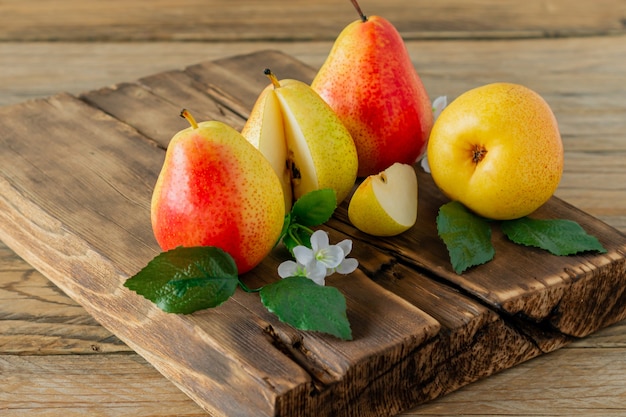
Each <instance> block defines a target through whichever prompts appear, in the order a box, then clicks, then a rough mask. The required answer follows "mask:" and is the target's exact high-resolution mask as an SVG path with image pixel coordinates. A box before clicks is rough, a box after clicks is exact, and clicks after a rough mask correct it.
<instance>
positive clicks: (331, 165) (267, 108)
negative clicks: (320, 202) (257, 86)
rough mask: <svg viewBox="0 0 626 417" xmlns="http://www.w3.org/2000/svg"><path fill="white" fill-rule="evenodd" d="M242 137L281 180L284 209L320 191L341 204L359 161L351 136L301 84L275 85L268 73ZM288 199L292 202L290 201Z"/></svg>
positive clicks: (326, 106)
mask: <svg viewBox="0 0 626 417" xmlns="http://www.w3.org/2000/svg"><path fill="white" fill-rule="evenodd" d="M266 75H267V76H268V77H269V78H270V80H271V84H270V85H268V86H267V87H266V88H265V89H264V90H263V91H262V92H261V94H260V95H259V97H258V99H257V101H256V103H255V104H254V107H253V108H252V112H251V114H250V117H249V118H248V121H247V122H246V124H245V126H244V127H243V129H242V131H241V133H242V135H243V136H244V137H245V138H246V139H247V140H248V141H249V142H250V143H252V144H253V145H254V146H255V147H256V148H257V149H259V150H260V151H261V153H262V154H263V155H265V157H266V158H267V160H268V161H270V163H271V165H272V166H273V168H274V171H275V172H276V174H277V176H278V177H279V178H280V179H281V181H282V186H283V191H284V196H285V208H286V210H287V211H289V210H290V208H291V205H292V203H293V202H294V201H295V200H297V199H298V198H300V197H301V196H303V195H304V194H306V193H308V192H310V191H314V190H318V189H324V188H330V189H333V190H334V191H335V194H336V197H337V202H338V203H339V202H341V201H343V200H344V199H345V198H346V197H347V196H348V194H349V193H350V191H351V189H352V187H353V186H354V183H355V181H356V174H357V169H358V157H357V152H356V147H355V145H354V141H353V140H352V136H351V135H350V132H348V130H347V129H346V127H345V126H344V125H343V123H342V122H341V120H340V119H339V117H337V115H336V114H335V112H334V111H333V110H332V109H331V108H330V107H329V106H328V104H327V103H326V102H325V101H324V100H322V98H321V97H320V96H319V95H318V94H317V93H316V92H315V91H313V90H312V89H311V87H310V86H309V85H307V84H306V83H304V82H302V81H298V80H293V79H285V80H281V81H279V80H278V79H277V78H276V76H275V75H274V74H272V73H271V71H269V70H266ZM289 196H291V198H289Z"/></svg>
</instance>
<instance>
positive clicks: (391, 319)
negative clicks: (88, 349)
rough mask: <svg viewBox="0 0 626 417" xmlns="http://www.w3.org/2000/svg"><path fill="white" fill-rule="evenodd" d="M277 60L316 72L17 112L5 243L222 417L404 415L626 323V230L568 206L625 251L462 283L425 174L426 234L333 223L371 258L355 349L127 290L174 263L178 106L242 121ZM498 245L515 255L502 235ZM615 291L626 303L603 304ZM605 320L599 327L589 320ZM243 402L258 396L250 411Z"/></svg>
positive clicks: (243, 310)
mask: <svg viewBox="0 0 626 417" xmlns="http://www.w3.org/2000/svg"><path fill="white" fill-rule="evenodd" d="M270 57H271V59H272V62H273V65H272V66H273V68H275V69H276V71H277V72H278V73H281V74H289V75H287V76H294V77H296V78H303V79H306V78H307V77H310V76H311V74H312V72H311V71H312V70H311V69H310V68H308V67H306V66H303V65H302V64H301V63H299V62H298V61H295V60H293V59H291V58H289V57H288V56H285V55H283V54H280V53H276V52H273V53H268V52H261V53H259V54H254V55H248V56H243V57H236V58H232V59H228V60H221V61H217V62H214V63H207V64H200V65H196V66H193V67H190V68H189V69H187V70H186V71H184V73H179V72H176V73H172V74H162V75H158V76H154V77H147V78H145V79H143V80H140V81H139V82H136V83H123V84H120V85H118V86H115V87H114V88H107V89H103V90H98V91H94V92H89V93H86V94H85V95H83V99H84V100H79V99H76V98H74V97H72V96H69V95H67V94H61V95H58V96H54V97H51V98H48V99H45V100H36V101H31V102H27V103H23V104H19V105H16V106H11V107H7V108H3V109H0V115H1V116H2V120H3V122H2V125H0V138H2V139H0V140H2V144H3V145H4V146H5V148H6V149H7V152H4V153H3V154H2V155H0V167H1V168H0V173H1V175H0V191H1V192H0V195H1V196H2V197H1V198H0V209H1V210H0V236H1V238H2V239H3V240H4V241H5V242H7V244H8V245H9V246H10V247H12V248H13V249H14V250H15V251H16V252H17V253H18V254H19V255H21V256H22V257H24V258H25V259H26V260H27V261H29V262H30V263H31V264H32V265H34V266H35V267H36V268H38V269H39V270H41V271H42V273H44V274H45V275H46V276H48V277H49V278H50V279H51V280H52V281H53V282H55V283H56V284H57V285H58V286H59V287H60V288H61V289H63V290H64V291H65V292H66V293H67V294H69V295H70V296H71V297H72V298H74V299H76V300H77V301H79V302H80V303H81V304H83V305H84V306H85V308H86V309H87V310H88V311H89V312H90V314H92V315H93V316H94V317H95V318H96V319H97V320H99V321H100V322H101V323H102V324H103V325H104V326H105V327H107V328H109V329H110V330H111V331H113V332H114V333H115V334H117V335H118V336H119V337H120V338H121V339H122V340H123V341H125V342H126V343H128V345H129V346H130V347H132V348H133V349H135V350H136V351H137V352H139V353H140V354H141V355H142V356H144V357H145V358H146V359H147V360H148V361H149V362H150V363H151V364H153V365H154V366H155V367H156V368H157V369H158V370H159V371H161V372H162V373H163V374H164V375H166V376H167V377H168V378H170V379H171V380H172V381H173V382H174V383H175V384H177V385H178V386H179V387H180V388H181V389H182V390H183V391H184V392H185V393H187V394H188V395H189V396H191V397H192V398H193V399H194V400H195V401H197V402H198V403H199V404H200V405H201V406H202V407H203V408H205V409H206V410H208V411H210V412H212V413H214V414H215V415H249V414H250V413H252V412H254V413H255V415H268V416H270V415H283V416H291V415H305V416H306V415H317V416H324V415H345V416H352V415H354V416H357V415H358V416H381V415H393V414H395V413H397V412H400V411H401V410H404V409H406V408H408V407H412V406H414V405H416V404H418V403H421V402H424V401H427V400H429V399H432V398H435V397H437V396H441V395H443V394H446V393H448V392H450V391H453V390H455V389H457V388H459V387H460V386H463V385H465V384H467V383H470V382H473V381H475V380H477V379H480V378H483V377H485V376H488V375H491V374H493V373H495V372H497V371H499V370H501V369H506V368H509V367H512V366H514V365H515V364H517V363H520V362H522V361H525V360H527V359H529V358H532V357H534V356H537V355H540V354H541V353H542V352H546V351H550V350H554V349H556V348H558V347H561V346H563V344H565V343H567V342H569V341H570V340H571V339H570V337H569V336H568V335H567V334H564V333H569V334H573V335H584V334H586V333H588V332H591V331H595V330H597V329H598V328H600V327H603V326H606V325H608V324H610V323H611V322H614V321H616V320H619V319H621V318H623V317H624V315H625V314H626V313H625V312H624V305H623V304H624V302H623V300H622V298H621V297H623V295H622V294H623V287H624V282H623V277H624V259H623V255H624V244H625V243H624V241H625V239H624V236H623V235H622V234H620V233H619V232H617V231H615V230H614V229H611V228H609V227H608V226H606V225H604V224H603V223H601V222H599V221H598V220H596V219H594V218H592V217H591V216H588V215H585V214H584V213H582V212H580V211H578V210H576V209H574V208H572V207H570V206H569V205H567V204H565V203H563V202H562V201H561V200H558V199H556V198H555V199H553V200H552V202H551V203H550V205H549V206H547V208H546V209H545V212H544V214H545V215H555V214H562V213H565V214H567V215H573V216H575V217H576V219H578V220H580V221H582V222H583V223H584V224H586V225H590V226H591V227H592V229H593V230H595V231H597V232H598V233H601V234H602V241H603V243H604V244H605V245H606V246H607V247H608V248H609V254H608V255H606V256H604V257H603V256H583V257H574V258H571V259H569V260H568V261H567V262H566V263H568V265H569V264H571V266H572V267H580V265H583V266H584V267H585V268H586V269H585V270H584V271H582V273H581V274H579V276H575V277H574V276H571V275H567V274H566V275H558V274H556V273H554V269H555V268H556V269H558V268H559V265H560V268H561V269H562V268H563V265H562V264H561V263H560V262H561V261H562V259H561V260H560V261H556V260H554V259H555V258H548V257H547V256H546V255H545V254H538V253H533V252H524V253H523V254H516V256H519V257H521V258H523V259H522V260H513V261H512V262H516V264H518V265H519V264H524V263H527V262H528V259H532V261H533V262H536V263H541V264H545V266H544V267H542V268H539V269H537V270H534V271H533V270H531V274H528V275H526V274H524V273H520V274H517V275H513V276H512V277H508V275H507V274H502V275H501V276H502V277H504V278H505V279H502V281H503V282H499V281H497V282H496V281H494V280H493V277H492V276H491V274H493V271H492V270H491V269H490V268H484V269H481V270H479V269H476V270H475V271H473V272H474V273H473V274H472V279H475V280H476V282H477V284H475V283H473V282H471V281H469V280H467V279H465V278H463V279H461V277H458V276H455V275H453V274H451V272H450V271H449V265H448V264H447V262H446V259H445V251H444V250H443V247H442V245H441V243H440V242H438V240H437V238H436V236H435V235H434V234H433V229H432V228H433V224H431V223H433V216H434V209H433V208H434V207H435V206H436V204H437V203H438V202H441V198H442V197H441V196H440V195H439V194H437V193H438V192H437V190H436V189H435V188H434V185H433V184H432V183H429V181H428V179H427V177H424V174H422V173H420V193H421V194H420V195H422V196H425V197H426V199H427V200H429V202H427V203H426V204H421V207H422V208H421V210H422V213H421V215H420V224H419V225H418V227H417V228H416V229H415V232H411V233H409V234H407V235H406V236H404V237H402V238H398V239H394V240H387V241H385V240H380V241H375V242H372V241H371V240H370V239H367V240H366V239H364V238H363V236H361V235H359V234H358V233H356V232H355V231H354V230H353V229H351V228H350V227H349V226H348V225H347V224H346V223H345V206H344V207H343V208H342V210H340V212H339V213H338V215H337V217H336V218H335V219H334V220H333V221H332V222H331V223H330V224H329V225H328V227H329V228H328V230H329V231H330V232H331V233H332V234H333V236H334V237H337V238H340V237H343V236H345V234H348V235H350V236H352V238H353V239H355V242H358V245H356V247H355V249H354V251H355V253H356V254H358V257H359V258H360V259H362V260H363V261H362V269H361V270H360V271H359V272H357V273H355V274H354V276H352V277H351V278H350V279H341V278H339V279H337V280H336V282H334V284H336V285H337V286H338V287H339V288H340V289H341V290H342V291H343V292H344V293H345V294H346V297H347V299H348V307H349V316H350V319H351V321H352V323H353V330H354V334H355V339H356V340H355V341H352V342H340V341H337V340H335V339H333V338H331V337H326V336H323V335H318V334H308V333H302V332H298V331H294V330H293V329H291V328H290V327H289V326H286V325H284V324H282V323H280V322H278V321H277V320H276V319H275V318H274V317H273V316H271V315H270V314H269V313H267V311H265V310H264V309H263V308H262V307H261V306H260V304H259V303H258V299H256V297H255V296H254V295H251V294H243V293H238V294H236V296H235V297H234V298H233V299H232V300H230V301H229V302H228V303H226V304H224V305H223V306H221V307H220V308H219V309H215V310H211V311H206V312H199V313H197V314H194V315H192V316H184V317H180V316H175V315H167V314H165V313H162V312H160V311H159V310H158V309H156V307H154V306H153V305H151V304H150V303H148V302H147V301H145V300H143V299H142V298H141V297H138V296H135V295H134V294H132V293H130V292H128V291H125V290H124V289H123V288H122V287H121V283H122V281H123V280H124V279H125V278H126V277H128V276H129V275H130V274H132V273H134V272H136V271H137V270H138V269H139V268H140V267H141V266H143V265H144V264H145V263H146V262H147V260H148V259H149V258H151V257H152V256H153V255H154V254H156V253H157V248H156V244H155V242H154V240H153V238H152V235H151V231H150V226H149V220H148V219H149V216H148V206H149V197H150V193H151V187H152V184H153V183H154V180H155V179H156V175H157V173H158V170H159V169H160V164H161V162H162V158H163V149H162V147H163V146H164V145H165V144H166V140H167V139H166V138H167V136H166V135H165V133H164V132H165V131H170V132H171V133H170V135H171V134H173V133H174V132H175V131H176V130H178V129H179V128H180V127H179V126H180V125H179V124H178V123H180V120H179V119H178V110H179V109H178V108H176V109H175V110H174V107H175V106H174V105H173V103H178V102H179V100H183V101H187V100H190V101H192V102H194V105H197V106H201V107H203V108H204V107H205V106H206V108H207V111H213V110H211V109H218V111H217V113H218V116H219V117H224V118H231V117H232V118H236V117H240V118H241V116H243V113H244V112H245V110H244V109H246V108H249V106H250V100H251V99H252V98H254V91H255V90H256V91H260V90H261V88H262V87H264V86H265V84H266V83H267V81H266V80H264V79H263V77H261V76H259V75H258V74H259V73H258V72H257V71H258V68H263V67H264V66H265V64H264V61H265V60H267V59H268V58H270ZM205 71H206V73H209V74H211V76H210V77H205V78H206V79H210V80H211V81H210V82H204V81H203V80H204V76H203V75H202V74H205ZM226 73H227V74H231V75H230V78H229V77H227V76H226V75H224V74H226ZM215 74H221V75H218V76H216V75H215ZM235 81H236V82H235ZM243 81H245V82H243ZM224 83H225V84H224ZM168 84H172V85H169V86H168ZM195 89H198V91H197V92H194V90H195ZM224 91H228V94H227V95H222V94H221V92H224ZM213 100H214V101H215V102H212V101H213ZM146 103H151V104H150V105H146ZM216 103H217V104H216ZM94 106H101V107H102V108H95V107H94ZM228 107H232V109H233V110H234V111H233V112H228V111H226V109H227V108H228ZM220 109H221V110H220ZM237 115H239V116H237ZM170 116H171V118H170ZM240 120H243V118H241V119H240ZM149 121H153V122H154V121H157V122H158V124H157V126H156V127H155V126H153V125H152V123H148V122H149ZM135 125H137V126H135ZM423 199H424V198H423V197H422V200H423ZM429 207H430V209H433V210H429ZM424 210H426V211H424ZM424 213H426V214H424ZM342 217H343V220H344V221H342ZM372 243H374V244H372ZM418 245H420V246H424V245H425V246H427V247H428V248H429V249H428V251H418V249H417V248H418ZM498 245H499V246H498V247H501V248H505V247H506V245H505V244H504V242H502V241H501V239H500V240H499V241H498ZM505 253H507V252H506V251H505ZM508 253H509V255H512V252H510V251H509V252H508ZM508 257H509V258H512V256H508ZM281 259H282V258H281V255H280V253H274V254H273V256H271V257H270V258H268V259H267V260H266V262H264V263H263V264H262V265H261V266H260V267H259V268H257V269H255V270H254V271H252V272H251V273H250V274H248V275H247V276H246V279H247V280H250V282H251V283H262V282H269V281H271V280H273V279H275V272H274V271H275V268H276V266H277V264H278V262H279V261H280V260H281ZM557 259H558V258H557ZM498 268H501V269H502V270H505V269H506V268H504V266H502V265H500V266H499V267H498ZM498 268H496V271H497V270H498ZM551 268H552V269H551ZM480 271H482V272H480ZM508 272H510V271H508ZM535 273H540V274H543V275H540V276H539V277H538V279H537V278H536V277H535V276H533V275H532V274H535ZM548 273H554V274H555V278H554V279H552V278H549V277H550V275H548V277H546V276H545V274H548ZM367 275H369V277H368V276H367ZM400 278H401V279H400ZM568 279H569V281H568ZM542 280H543V282H542ZM538 283H539V284H540V285H539V284H538ZM496 284H497V286H496V289H495V290H493V291H489V287H490V285H496ZM609 284H611V285H609ZM481 285H482V287H481ZM533 285H535V286H537V285H538V287H535V286H533ZM607 287H611V288H612V289H615V290H618V291H617V293H616V294H617V298H615V297H614V295H613V293H609V292H605V291H602V290H603V289H605V288H607ZM523 289H530V290H532V291H530V296H528V294H526V293H525V292H524V291H522V290H523ZM533 289H534V290H533ZM590 290H591V293H589V292H590ZM586 292H587V293H589V294H587V293H586ZM553 293H557V294H558V297H555V298H554V299H553V298H551V297H550V295H552V294H553ZM546 294H547V295H546ZM581 294H587V295H588V296H587V297H586V298H585V299H584V300H585V303H584V305H585V306H587V310H584V309H581V308H580V307H581V305H579V304H567V303H564V302H562V301H561V305H560V308H561V309H562V310H563V312H565V313H567V314H569V316H568V317H570V318H571V322H568V323H565V324H567V325H565V324H564V323H563V321H558V320H557V321H556V322H555V321H554V320H552V319H553V318H554V317H553V316H552V315H550V314H552V313H553V311H554V309H551V310H549V309H548V308H546V305H551V306H552V307H554V306H556V305H557V304H558V300H568V299H569V300H572V301H574V300H576V299H579V297H580V296H581ZM568 297H569V298H568ZM546 298H547V300H548V302H547V303H545V305H544V300H545V299H546ZM555 300H556V301H555ZM507 302H508V303H509V304H510V305H509V306H507V305H506V303H507ZM550 303H552V304H550ZM554 303H557V304H554ZM607 303H608V304H607ZM512 305H515V306H516V307H517V306H519V305H521V307H523V308H524V309H526V310H523V309H522V310H520V311H523V312H524V314H518V313H519V312H518V311H515V310H514V308H513V307H511V306H512ZM607 305H609V306H611V307H612V308H604V307H606V306H607ZM589 306H591V307H589ZM594 309H602V311H596V310H594ZM548 310H549V311H548ZM590 311H592V312H594V320H587V317H586V316H584V314H587V313H589V312H590ZM559 312H561V311H560V310H559ZM546 313H548V316H546V315H545V314H546ZM528 317H531V318H532V319H533V320H528ZM549 320H552V321H551V322H550V324H551V327H546V326H545V325H544V324H545V323H546V322H547V321H549ZM582 320H584V321H585V323H584V324H583V325H582V326H581V325H580V323H581V321H582ZM536 322H539V325H537V324H536ZM181 341H184V343H183V342H181ZM242 390H246V392H249V393H250V394H249V395H248V398H247V399H246V401H244V402H242V401H241V398H240V392H241V391H242ZM312 394H313V395H312Z"/></svg>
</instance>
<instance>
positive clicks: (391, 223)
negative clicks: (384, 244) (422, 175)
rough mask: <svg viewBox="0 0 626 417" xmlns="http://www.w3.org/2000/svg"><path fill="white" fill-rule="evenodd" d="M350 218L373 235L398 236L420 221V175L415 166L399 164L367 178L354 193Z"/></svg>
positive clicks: (351, 200) (349, 207) (350, 207)
mask: <svg viewBox="0 0 626 417" xmlns="http://www.w3.org/2000/svg"><path fill="white" fill-rule="evenodd" d="M348 218H349V219H350V222H351V223H352V224H353V225H354V227H356V228H357V229H359V230H361V231H362V232H365V233H368V234H370V235H373V236H395V235H398V234H400V233H402V232H405V231H407V230H408V229H410V228H411V227H413V225H414V224H415V222H416V220H417V176H416V175H415V170H414V169H413V166H411V165H408V164H403V163H399V162H396V163H394V164H393V165H391V166H390V167H389V168H387V169H386V170H384V171H383V172H381V173H379V174H373V175H370V176H368V177H367V178H365V180H363V182H362V183H361V184H360V185H359V187H358V188H357V189H356V190H355V191H354V194H353V195H352V198H351V199H350V204H349V206H348Z"/></svg>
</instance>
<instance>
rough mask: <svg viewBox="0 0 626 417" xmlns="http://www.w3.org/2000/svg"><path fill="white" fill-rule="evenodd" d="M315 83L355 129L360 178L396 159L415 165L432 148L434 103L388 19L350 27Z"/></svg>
mask: <svg viewBox="0 0 626 417" xmlns="http://www.w3.org/2000/svg"><path fill="white" fill-rule="evenodd" d="M311 87H312V88H313V89H314V90H315V91H317V92H318V93H319V94H320V96H321V97H322V98H323V99H324V100H325V101H326V102H327V103H328V104H329V105H330V106H331V108H333V110H334V111H335V112H336V113H337V115H338V116H339V118H340V119H341V120H342V121H343V123H344V124H345V126H346V127H347V128H348V130H349V131H350V133H351V135H352V137H353V139H354V142H355V144H356V147H357V152H358V156H359V171H358V176H359V177H364V176H368V175H371V174H377V173H378V172H381V171H383V170H384V169H386V168H387V167H389V166H391V165H392V164H393V163H394V162H401V163H407V164H413V163H414V162H415V161H416V160H417V159H418V158H420V157H421V156H422V155H423V153H424V151H425V150H426V144H427V141H428V136H429V134H430V130H431V128H432V125H433V114H432V105H431V102H430V99H429V97H428V94H427V92H426V89H425V88H424V85H423V83H422V81H421V79H420V77H419V76H418V74H417V72H416V70H415V68H414V66H413V63H412V62H411V58H410V56H409V54H408V51H407V49H406V46H405V44H404V41H403V39H402V37H401V36H400V34H399V33H398V31H397V30H396V28H395V27H394V26H393V25H392V24H391V23H390V22H389V21H388V20H386V19H384V18H382V17H379V16H371V17H369V18H367V20H366V21H362V20H357V21H355V22H353V23H351V24H349V25H348V26H346V27H345V28H344V30H343V31H342V32H341V33H340V34H339V36H338V37H337V39H336V41H335V43H334V45H333V47H332V49H331V51H330V53H329V55H328V57H327V59H326V61H325V62H324V64H323V65H322V67H321V68H320V70H319V72H318V73H317V75H316V76H315V78H314V80H313V82H312V83H311Z"/></svg>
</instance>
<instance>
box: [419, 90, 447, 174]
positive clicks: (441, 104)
mask: <svg viewBox="0 0 626 417" xmlns="http://www.w3.org/2000/svg"><path fill="white" fill-rule="evenodd" d="M447 105H448V98H447V97H446V96H439V97H437V98H436V99H434V100H433V104H432V109H433V118H434V120H437V118H438V117H439V115H440V114H441V112H442V111H443V109H445V108H446V106H447ZM420 163H421V165H422V168H424V171H425V172H427V173H429V174H430V165H428V155H426V154H424V156H423V157H422V160H421V161H420Z"/></svg>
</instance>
